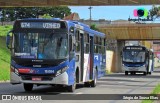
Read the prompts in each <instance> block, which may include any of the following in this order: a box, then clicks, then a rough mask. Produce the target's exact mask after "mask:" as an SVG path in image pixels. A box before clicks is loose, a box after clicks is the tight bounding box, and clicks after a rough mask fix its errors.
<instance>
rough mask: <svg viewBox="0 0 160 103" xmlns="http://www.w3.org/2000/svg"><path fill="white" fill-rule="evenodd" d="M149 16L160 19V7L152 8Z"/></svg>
mask: <svg viewBox="0 0 160 103" xmlns="http://www.w3.org/2000/svg"><path fill="white" fill-rule="evenodd" d="M149 16H150V17H151V18H153V19H157V18H160V6H152V9H150V10H149Z"/></svg>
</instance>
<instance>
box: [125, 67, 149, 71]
mask: <svg viewBox="0 0 160 103" xmlns="http://www.w3.org/2000/svg"><path fill="white" fill-rule="evenodd" d="M123 70H125V71H128V72H132V71H135V72H147V70H146V67H145V66H141V67H127V66H123Z"/></svg>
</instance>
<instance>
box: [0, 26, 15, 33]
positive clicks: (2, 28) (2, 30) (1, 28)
mask: <svg viewBox="0 0 160 103" xmlns="http://www.w3.org/2000/svg"><path fill="white" fill-rule="evenodd" d="M11 29H12V25H5V26H0V36H6V35H7V33H8V32H9V31H10V30H11Z"/></svg>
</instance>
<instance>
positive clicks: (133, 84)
mask: <svg viewBox="0 0 160 103" xmlns="http://www.w3.org/2000/svg"><path fill="white" fill-rule="evenodd" d="M159 78H160V69H156V70H155V72H154V73H152V75H147V76H144V75H142V74H137V75H128V76H126V75H124V73H113V74H108V75H106V76H104V77H102V78H100V79H99V80H98V84H97V86H96V87H95V88H91V87H83V85H82V84H79V85H78V86H77V89H76V91H75V92H74V93H68V92H67V91H66V90H65V89H64V88H59V87H52V86H39V87H37V86H35V87H34V89H33V91H32V92H27V93H26V92H24V89H23V85H22V84H19V85H11V84H10V83H0V94H32V95H33V94H36V95H38V94H49V95H61V94H75V95H80V94H150V93H151V92H152V90H153V89H154V88H155V86H156V85H157V84H158V83H160V79H159ZM3 102H5V101H3ZM34 102H36V101H34ZM44 102H46V103H53V102H57V101H56V100H54V101H43V103H44ZM58 102H59V103H64V101H63V100H62V101H61V100H58ZM71 102H76V103H82V102H84V100H80V101H78V100H67V101H65V103H71ZM85 102H86V103H97V102H98V103H141V101H140V100H134V101H132V100H131V101H126V100H125V101H124V100H118V101H117V100H101V101H97V100H87V101H85ZM16 103H17V102H16ZM37 103H39V102H37Z"/></svg>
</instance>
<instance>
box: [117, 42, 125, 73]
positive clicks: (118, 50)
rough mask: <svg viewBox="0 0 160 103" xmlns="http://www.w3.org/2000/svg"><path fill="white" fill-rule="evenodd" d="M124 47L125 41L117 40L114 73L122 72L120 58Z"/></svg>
mask: <svg viewBox="0 0 160 103" xmlns="http://www.w3.org/2000/svg"><path fill="white" fill-rule="evenodd" d="M124 46H125V41H124V40H117V48H116V53H115V54H116V58H115V59H116V62H115V65H116V70H115V72H123V70H122V58H121V51H122V49H123V47H124Z"/></svg>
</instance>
